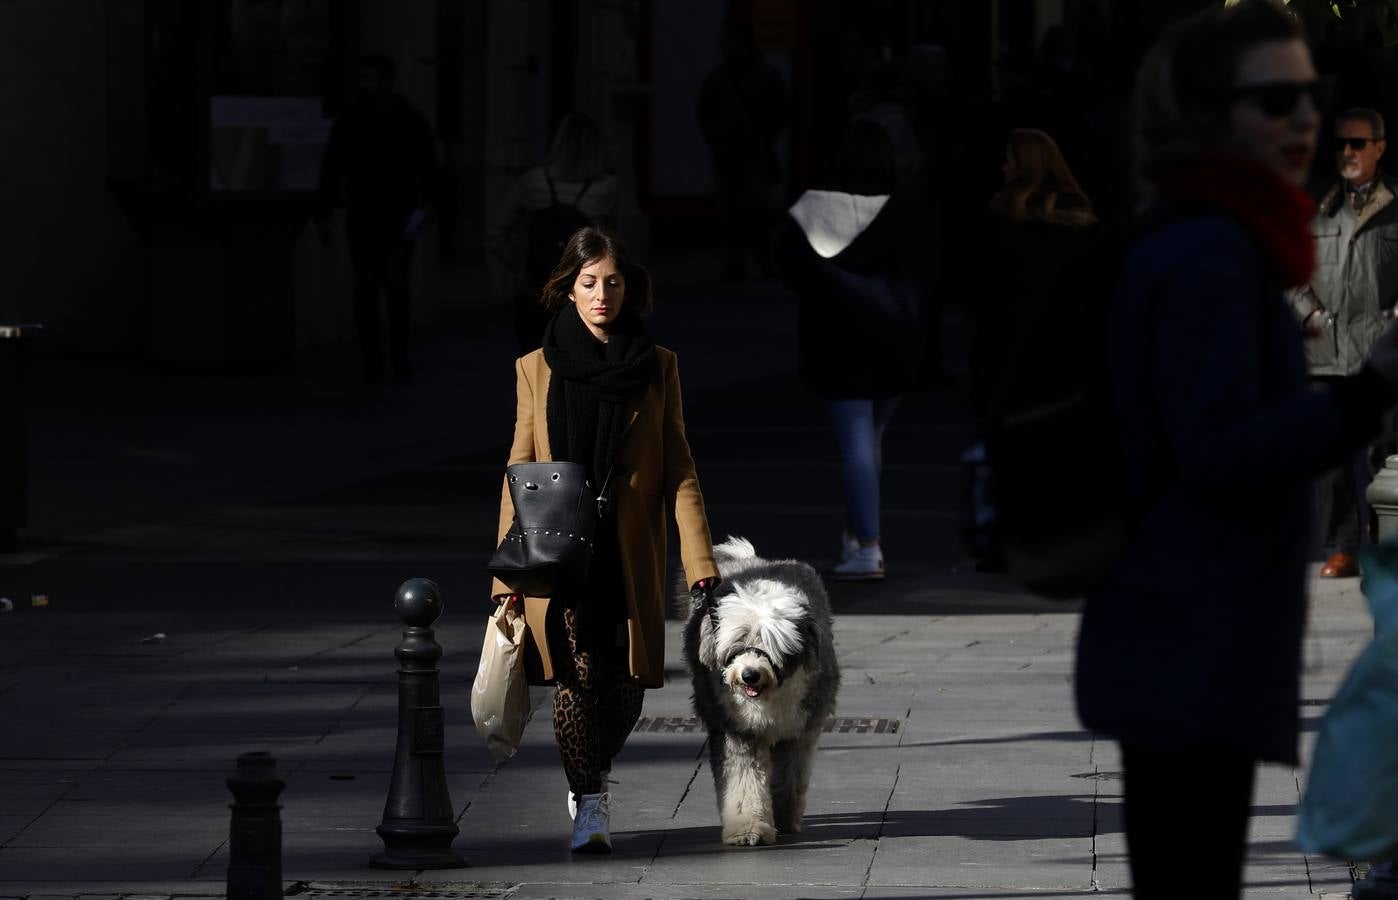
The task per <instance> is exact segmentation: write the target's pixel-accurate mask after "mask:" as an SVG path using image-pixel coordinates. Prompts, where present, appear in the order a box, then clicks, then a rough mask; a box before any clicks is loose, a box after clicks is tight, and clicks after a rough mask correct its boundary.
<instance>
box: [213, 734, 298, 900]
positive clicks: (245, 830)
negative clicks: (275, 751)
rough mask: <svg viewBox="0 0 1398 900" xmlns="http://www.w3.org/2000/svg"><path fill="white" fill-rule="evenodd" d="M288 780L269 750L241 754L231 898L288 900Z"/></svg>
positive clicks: (233, 785)
mask: <svg viewBox="0 0 1398 900" xmlns="http://www.w3.org/2000/svg"><path fill="white" fill-rule="evenodd" d="M284 787H286V781H285V780H283V779H282V777H281V776H280V775H278V774H277V761H276V759H274V758H273V757H272V754H270V753H267V752H266V751H262V752H258V753H244V754H243V755H242V756H239V757H238V770H237V771H236V772H234V773H233V774H232V775H231V776H229V778H228V789H229V790H230V791H232V792H233V802H232V803H231V804H229V807H228V808H229V809H231V810H233V820H232V824H231V825H230V827H229V830H228V891H227V894H228V900H282V820H281V814H280V810H281V804H279V803H277V797H278V796H280V795H281V792H282V788H284Z"/></svg>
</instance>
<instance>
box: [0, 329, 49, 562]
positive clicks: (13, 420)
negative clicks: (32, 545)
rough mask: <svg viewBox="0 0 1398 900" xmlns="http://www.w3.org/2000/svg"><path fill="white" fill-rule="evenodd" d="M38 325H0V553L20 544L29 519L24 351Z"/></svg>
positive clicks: (27, 430) (26, 386) (27, 415)
mask: <svg viewBox="0 0 1398 900" xmlns="http://www.w3.org/2000/svg"><path fill="white" fill-rule="evenodd" d="M41 330H42V328H41V326H38V325H0V397H4V398H5V400H6V402H5V407H4V409H3V410H0V418H3V421H4V423H5V427H4V428H0V553H7V552H10V551H13V550H14V549H15V548H16V547H17V546H18V544H19V529H20V528H23V527H24V526H25V525H26V524H28V521H29V388H28V385H27V380H26V377H25V369H26V361H25V354H26V352H27V345H28V343H29V340H30V339H31V338H33V337H34V335H36V334H38V333H39V332H40V331H41Z"/></svg>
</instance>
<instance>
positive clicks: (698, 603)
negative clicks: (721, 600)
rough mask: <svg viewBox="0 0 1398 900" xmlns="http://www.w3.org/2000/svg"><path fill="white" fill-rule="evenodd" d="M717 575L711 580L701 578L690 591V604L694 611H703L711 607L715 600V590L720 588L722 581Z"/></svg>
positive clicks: (710, 578)
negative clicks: (710, 604) (711, 601)
mask: <svg viewBox="0 0 1398 900" xmlns="http://www.w3.org/2000/svg"><path fill="white" fill-rule="evenodd" d="M721 580H722V579H720V578H719V577H718V576H717V575H715V576H712V577H709V578H701V579H699V580H698V581H696V582H694V586H693V587H691V588H690V589H689V602H690V605H691V606H693V608H694V609H702V608H703V607H705V606H708V605H709V601H710V600H712V599H713V596H714V588H716V587H718V584H719V581H721Z"/></svg>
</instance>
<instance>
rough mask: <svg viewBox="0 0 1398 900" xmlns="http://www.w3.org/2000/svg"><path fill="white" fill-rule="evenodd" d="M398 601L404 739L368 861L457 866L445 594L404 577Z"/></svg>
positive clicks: (396, 866) (400, 720)
mask: <svg viewBox="0 0 1398 900" xmlns="http://www.w3.org/2000/svg"><path fill="white" fill-rule="evenodd" d="M393 607H394V609H396V610H397V611H398V615H399V617H401V618H402V619H403V622H404V624H406V625H407V626H408V627H407V628H404V629H403V640H402V641H401V642H400V643H399V644H398V646H397V647H395V648H394V651H393V652H394V655H395V656H397V657H398V663H399V666H398V747H397V750H396V752H395V753H394V758H393V782H392V783H391V784H390V785H389V788H388V802H387V803H385V804H384V809H383V821H382V822H381V823H379V827H378V828H377V829H376V830H377V831H378V833H379V837H381V838H383V844H384V851H383V852H382V853H378V854H375V856H374V857H373V858H372V859H370V860H369V865H371V866H374V867H375V868H379V869H458V868H461V867H463V866H465V865H466V864H467V863H466V860H464V859H462V858H461V857H460V856H458V855H457V854H456V853H454V852H453V851H452V849H451V842H452V839H453V838H455V837H456V835H457V832H458V830H459V829H458V828H457V827H456V816H455V810H454V809H453V808H452V805H451V795H450V794H449V793H448V791H447V770H446V763H445V761H444V760H443V758H442V752H443V750H444V746H443V744H444V741H443V736H444V732H443V727H442V705H441V686H440V684H439V683H438V680H437V661H438V660H440V659H441V658H442V648H441V645H439V644H438V643H437V642H436V641H435V640H434V639H433V635H432V628H431V625H432V623H433V622H435V621H437V617H438V616H440V615H441V614H442V594H441V591H440V590H438V588H437V585H436V584H434V583H433V582H431V581H428V580H427V579H426V578H412V579H409V580H408V581H405V582H403V585H402V587H400V588H398V596H397V597H395V598H394V601H393Z"/></svg>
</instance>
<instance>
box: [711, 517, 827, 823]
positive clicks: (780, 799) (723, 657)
mask: <svg viewBox="0 0 1398 900" xmlns="http://www.w3.org/2000/svg"><path fill="white" fill-rule="evenodd" d="M714 557H715V559H716V560H717V562H718V569H719V573H720V574H721V575H722V582H721V584H720V585H719V586H718V588H717V589H716V590H715V591H714V594H713V597H712V599H711V601H710V602H709V603H708V604H706V605H705V604H698V605H697V607H696V608H694V609H692V610H691V611H690V616H689V621H688V623H687V624H686V625H685V630H684V658H685V663H686V665H688V667H689V672H690V676H691V678H692V680H693V684H694V711H695V713H696V714H697V715H698V716H699V718H700V719H702V720H703V722H704V724H705V726H707V727H708V730H709V763H710V765H711V766H712V768H713V773H714V787H715V788H716V790H717V792H718V811H719V818H720V820H721V821H722V824H723V841H724V843H726V844H738V845H744V846H753V845H756V844H770V843H772V842H773V841H775V840H776V838H777V832H779V831H780V832H784V833H789V832H796V831H800V830H801V817H802V816H803V815H804V814H805V811H806V789H807V788H808V787H809V786H810V783H811V764H812V762H814V760H815V747H816V740H817V739H818V738H819V737H820V732H821V729H822V728H823V727H824V725H825V720H826V718H827V717H828V716H829V715H831V713H833V712H834V710H835V694H836V693H837V692H838V691H839V688H840V667H839V664H838V663H837V662H836V660H835V644H834V640H833V638H832V635H831V621H830V600H829V598H828V597H827V596H826V593H825V586H824V585H823V584H821V580H820V576H819V575H818V574H816V571H815V570H814V569H812V568H811V567H810V566H808V565H806V564H805V563H802V562H796V561H794V560H782V561H770V560H765V559H761V558H760V557H758V555H757V553H756V551H754V550H753V547H752V544H750V543H748V542H747V541H745V540H742V539H741V538H729V539H728V541H727V542H726V543H724V544H720V545H719V546H717V547H715V548H714Z"/></svg>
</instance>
